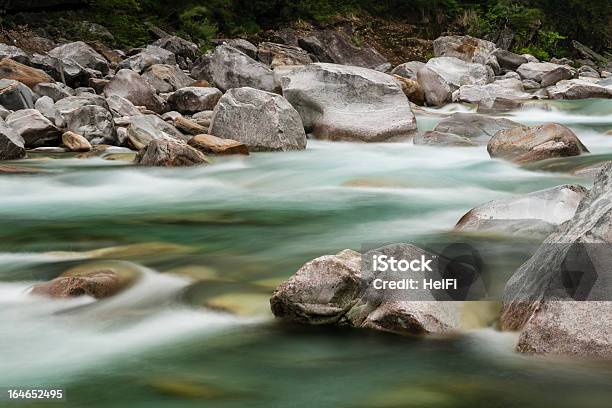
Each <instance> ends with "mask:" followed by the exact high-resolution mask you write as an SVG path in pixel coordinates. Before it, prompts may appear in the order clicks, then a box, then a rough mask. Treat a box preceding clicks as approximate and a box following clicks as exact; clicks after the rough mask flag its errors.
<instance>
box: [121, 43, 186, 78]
mask: <svg viewBox="0 0 612 408" xmlns="http://www.w3.org/2000/svg"><path fill="white" fill-rule="evenodd" d="M156 64H163V65H176V58H175V57H174V54H173V53H172V52H170V51H168V50H165V49H163V48H160V47H157V46H155V45H149V46H147V48H145V49H143V50H142V51H140V52H139V53H138V54H136V55H132V56H131V57H128V58H126V59H124V60H123V61H121V63H119V65H118V66H117V69H118V70H123V69H131V70H132V71H135V72H137V73H139V74H140V73H142V72H144V71H145V70H146V69H147V68H149V67H150V66H152V65H156Z"/></svg>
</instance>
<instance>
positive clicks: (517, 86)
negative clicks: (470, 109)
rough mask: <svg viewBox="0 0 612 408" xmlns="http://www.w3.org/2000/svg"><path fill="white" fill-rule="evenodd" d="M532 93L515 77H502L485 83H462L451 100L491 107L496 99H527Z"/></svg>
mask: <svg viewBox="0 0 612 408" xmlns="http://www.w3.org/2000/svg"><path fill="white" fill-rule="evenodd" d="M531 97H532V95H530V94H528V93H527V92H525V89H524V87H523V83H522V82H521V81H520V80H518V79H515V78H510V79H502V80H498V81H495V82H492V83H490V84H486V85H464V86H462V87H461V88H459V90H457V91H456V92H455V93H454V94H453V101H455V102H467V103H475V104H478V105H479V106H484V107H487V108H490V107H493V106H494V104H495V101H496V100H497V99H509V100H515V101H516V100H527V99H530V98H531Z"/></svg>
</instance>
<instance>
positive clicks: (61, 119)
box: [53, 94, 108, 128]
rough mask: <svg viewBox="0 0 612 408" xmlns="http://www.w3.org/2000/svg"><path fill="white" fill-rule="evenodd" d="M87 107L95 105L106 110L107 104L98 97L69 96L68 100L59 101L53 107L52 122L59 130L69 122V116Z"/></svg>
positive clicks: (89, 95)
mask: <svg viewBox="0 0 612 408" xmlns="http://www.w3.org/2000/svg"><path fill="white" fill-rule="evenodd" d="M87 105H95V106H99V107H101V108H104V109H106V110H108V104H107V103H106V100H105V99H104V98H103V97H101V96H98V95H91V94H87V95H82V96H69V97H68V98H64V99H60V100H59V101H57V102H55V104H54V105H53V110H54V120H53V122H54V123H55V124H56V125H57V126H58V127H60V128H64V127H66V126H67V123H68V122H69V121H70V120H71V116H72V115H74V114H75V112H76V111H77V110H78V109H80V108H82V107H84V106H87Z"/></svg>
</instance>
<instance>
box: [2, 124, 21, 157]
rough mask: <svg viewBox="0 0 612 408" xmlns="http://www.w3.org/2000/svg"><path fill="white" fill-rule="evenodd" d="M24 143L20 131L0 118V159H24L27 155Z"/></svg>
mask: <svg viewBox="0 0 612 408" xmlns="http://www.w3.org/2000/svg"><path fill="white" fill-rule="evenodd" d="M24 145H25V141H24V140H23V138H22V137H21V136H20V135H19V133H17V132H15V130H14V129H13V128H12V127H10V126H9V125H7V124H6V122H5V121H4V119H0V160H17V159H23V158H24V157H25V155H26V150H25V146H24Z"/></svg>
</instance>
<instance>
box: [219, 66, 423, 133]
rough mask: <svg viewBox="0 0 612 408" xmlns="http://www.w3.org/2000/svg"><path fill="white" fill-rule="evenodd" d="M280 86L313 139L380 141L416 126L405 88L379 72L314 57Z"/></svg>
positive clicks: (409, 130)
mask: <svg viewBox="0 0 612 408" xmlns="http://www.w3.org/2000/svg"><path fill="white" fill-rule="evenodd" d="M282 87H283V95H284V96H285V97H286V98H287V100H288V101H289V102H290V103H291V104H292V105H293V106H294V107H295V109H296V110H297V111H298V112H299V114H300V116H301V117H302V122H303V124H304V127H305V128H306V130H307V131H308V132H311V133H312V135H313V136H314V137H316V138H318V139H326V140H345V141H359V142H382V141H390V140H401V139H407V138H410V137H412V136H413V134H414V133H415V131H416V120H415V118H414V115H413V114H412V110H411V108H410V103H409V102H408V100H407V98H406V96H405V94H404V92H403V91H402V89H401V87H400V86H399V85H398V84H397V82H396V81H395V80H394V78H393V77H392V76H390V75H387V74H384V73H382V72H378V71H375V70H371V69H367V68H359V67H350V66H343V65H336V64H326V63H316V64H310V65H307V66H305V67H303V68H301V69H298V70H294V71H292V72H290V73H289V74H288V75H287V76H286V77H284V78H283V80H282ZM211 133H213V134H215V135H216V133H215V132H214V131H213V132H211Z"/></svg>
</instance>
